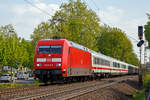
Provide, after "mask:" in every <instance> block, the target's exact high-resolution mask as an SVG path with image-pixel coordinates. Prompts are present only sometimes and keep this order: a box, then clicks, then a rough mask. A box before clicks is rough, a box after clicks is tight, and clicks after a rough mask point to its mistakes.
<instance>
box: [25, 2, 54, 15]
mask: <svg viewBox="0 0 150 100" xmlns="http://www.w3.org/2000/svg"><path fill="white" fill-rule="evenodd" d="M24 1H25V2H26V3H28V4H30V5H31V6H32V7H34V8H36V9H38V10H39V11H41V12H42V13H44V14H46V15H48V16H50V17H52V16H53V15H50V13H48V12H47V11H45V10H43V9H41V8H40V7H38V6H36V5H34V4H33V3H32V2H30V1H28V0H24Z"/></svg>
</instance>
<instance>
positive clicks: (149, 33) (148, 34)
mask: <svg viewBox="0 0 150 100" xmlns="http://www.w3.org/2000/svg"><path fill="white" fill-rule="evenodd" d="M147 16H148V22H147V23H146V25H144V28H145V31H144V34H145V38H146V40H147V41H148V46H149V47H150V14H148V13H147Z"/></svg>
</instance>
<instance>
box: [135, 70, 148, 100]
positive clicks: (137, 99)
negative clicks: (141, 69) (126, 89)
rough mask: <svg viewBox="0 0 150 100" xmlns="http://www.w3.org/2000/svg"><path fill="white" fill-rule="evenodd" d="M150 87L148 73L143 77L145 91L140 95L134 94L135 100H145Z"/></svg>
mask: <svg viewBox="0 0 150 100" xmlns="http://www.w3.org/2000/svg"><path fill="white" fill-rule="evenodd" d="M148 85H150V72H146V74H145V75H144V77H143V89H142V90H141V91H140V92H139V93H135V94H133V100H145V90H146V89H147V86H148Z"/></svg>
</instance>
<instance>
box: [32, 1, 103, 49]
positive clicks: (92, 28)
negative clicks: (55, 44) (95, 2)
mask: <svg viewBox="0 0 150 100" xmlns="http://www.w3.org/2000/svg"><path fill="white" fill-rule="evenodd" d="M99 22H100V19H99V18H98V16H97V15H96V13H95V12H93V11H92V10H90V9H88V8H87V6H86V4H85V3H83V2H81V1H80V0H76V1H73V0H70V1H69V3H67V4H62V5H61V6H60V10H59V11H57V12H56V13H55V15H54V16H53V17H52V19H51V20H50V21H49V22H42V23H41V24H40V25H38V28H36V29H35V30H34V34H33V35H32V36H31V38H32V44H33V45H35V44H36V43H37V41H38V40H39V39H43V38H51V37H53V36H60V37H62V38H65V39H68V40H71V41H74V42H77V43H79V44H81V45H84V46H86V47H88V48H90V49H93V50H98V49H97V40H96V37H97V34H98V33H100V32H101V27H100V26H99ZM89 41H90V42H89Z"/></svg>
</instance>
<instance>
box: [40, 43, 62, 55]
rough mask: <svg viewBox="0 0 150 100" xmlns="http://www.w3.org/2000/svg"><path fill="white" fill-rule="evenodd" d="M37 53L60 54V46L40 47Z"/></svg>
mask: <svg viewBox="0 0 150 100" xmlns="http://www.w3.org/2000/svg"><path fill="white" fill-rule="evenodd" d="M38 52H39V53H49V54H53V53H54V54H55V53H62V45H40V46H39V48H38Z"/></svg>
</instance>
